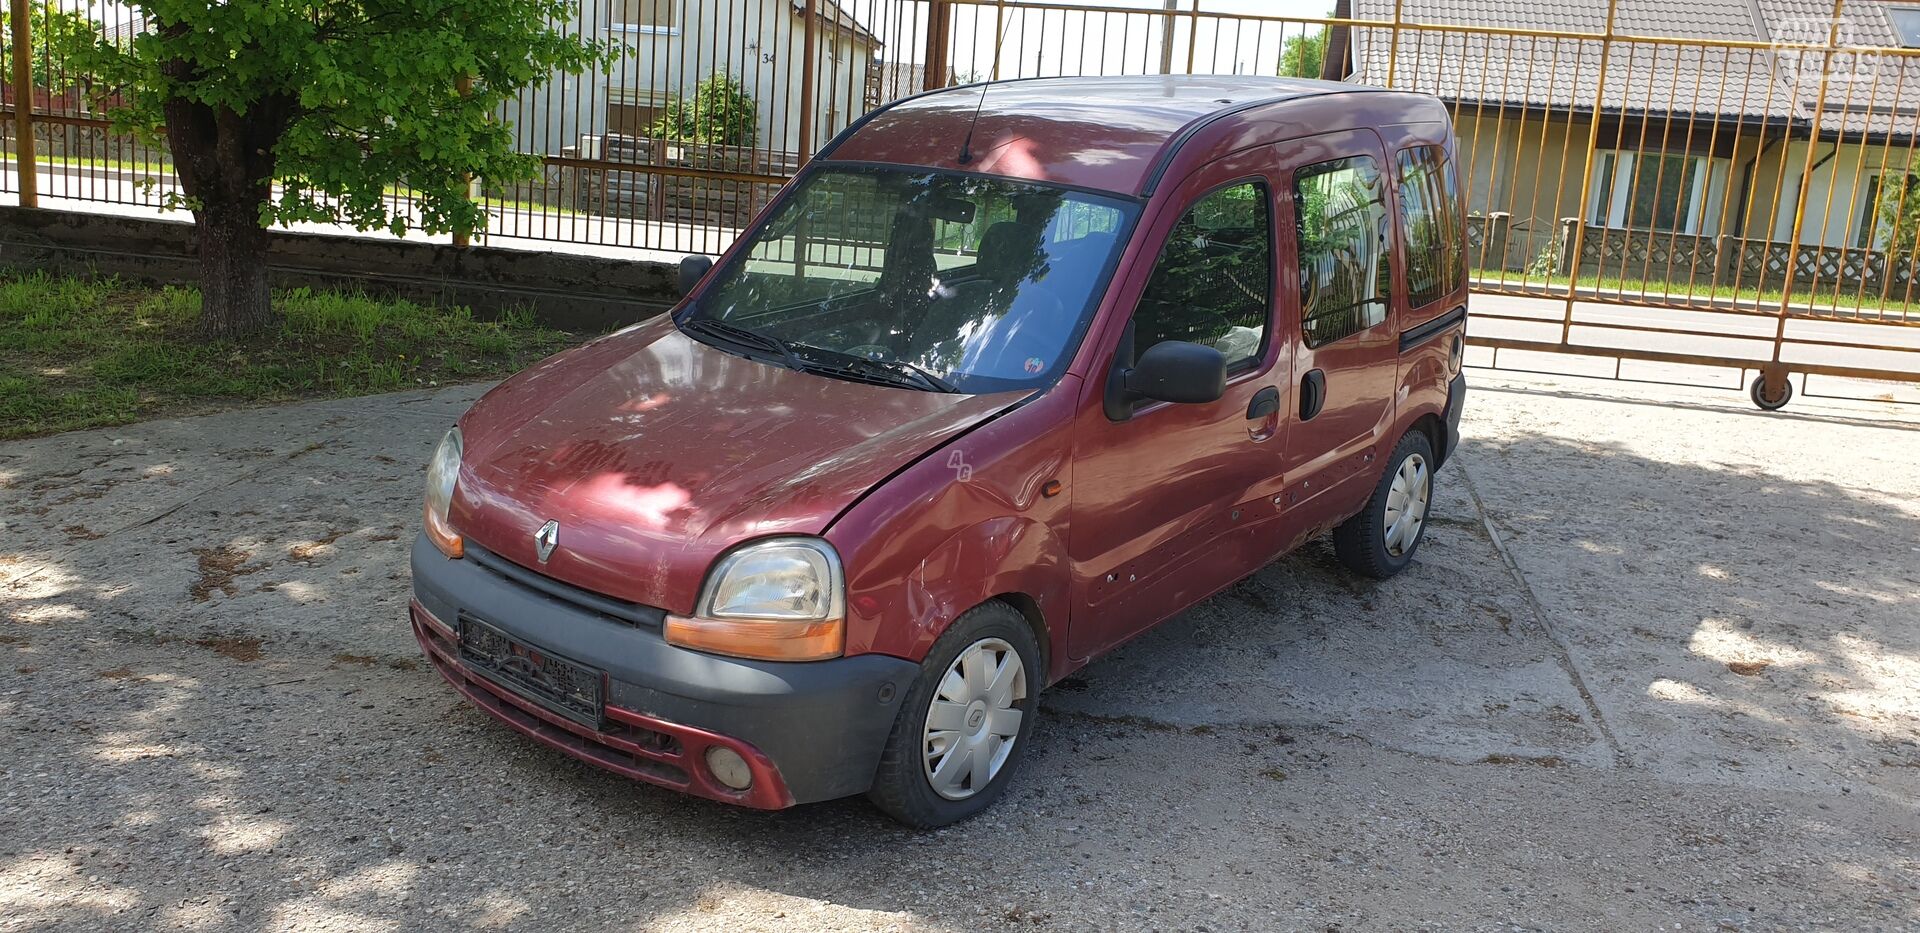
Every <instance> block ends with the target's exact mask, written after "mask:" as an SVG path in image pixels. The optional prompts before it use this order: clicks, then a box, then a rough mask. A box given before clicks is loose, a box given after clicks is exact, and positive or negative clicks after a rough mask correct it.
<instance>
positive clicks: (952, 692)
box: [867, 602, 1045, 829]
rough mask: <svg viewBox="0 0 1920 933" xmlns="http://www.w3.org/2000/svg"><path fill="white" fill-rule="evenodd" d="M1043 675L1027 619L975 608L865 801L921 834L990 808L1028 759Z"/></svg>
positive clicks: (932, 670)
mask: <svg viewBox="0 0 1920 933" xmlns="http://www.w3.org/2000/svg"><path fill="white" fill-rule="evenodd" d="M1044 676H1045V675H1044V673H1043V672H1042V671H1041V669H1040V645H1039V642H1038V641H1037V640H1036V639H1035V638H1034V635H1033V629H1032V628H1031V627H1029V626H1028V625H1027V620H1026V618H1025V617H1024V616H1022V615H1020V613H1019V612H1017V611H1015V610H1014V608H1013V607H1012V606H1009V605H1007V604H1005V603H1002V602H988V603H984V604H982V605H980V606H976V607H974V608H973V609H970V610H968V611H967V612H966V613H965V614H963V615H962V616H960V618H958V619H956V620H954V623H953V625H952V626H950V627H948V629H947V631H946V632H945V634H942V635H941V636H940V639H939V640H938V641H936V642H934V644H933V649H932V650H930V651H928V652H927V659H926V660H925V661H924V662H922V663H921V665H920V676H919V677H918V678H917V679H916V680H915V681H914V685H913V688H912V690H910V691H908V693H907V699H906V702H905V703H902V704H901V705H900V718H899V719H897V720H895V721H894V724H893V734H892V735H890V736H888V737H887V745H886V748H885V749H884V750H883V751H882V753H881V756H880V767H879V769H878V770H877V771H876V772H875V774H874V780H873V788H872V789H871V790H869V791H868V792H867V799H869V800H871V801H873V803H874V805H875V806H877V807H879V808H880V809H881V810H882V811H885V812H886V814H887V815H888V816H891V817H893V818H894V819H896V820H899V821H900V822H902V823H905V824H907V825H909V826H916V827H919V828H922V829H932V828H934V827H937V826H945V825H947V824H949V823H957V822H959V821H961V820H964V819H966V818H967V817H970V816H973V815H974V814H976V813H979V812H980V811H982V810H985V809H986V808H987V807H989V806H992V805H993V802H994V801H995V800H998V799H999V798H1000V795H1001V794H1003V793H1005V792H1006V789H1007V784H1008V783H1010V782H1011V781H1012V779H1013V774H1014V772H1015V771H1016V770H1018V766H1019V764H1020V761H1021V759H1022V758H1024V757H1025V756H1026V750H1027V745H1028V741H1029V738H1030V736H1032V734H1033V720H1034V716H1035V715H1036V713H1037V712H1038V709H1039V695H1040V684H1041V679H1042V677H1044Z"/></svg>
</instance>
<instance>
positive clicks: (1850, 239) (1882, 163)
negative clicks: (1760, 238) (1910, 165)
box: [1772, 141, 1909, 246]
mask: <svg viewBox="0 0 1920 933" xmlns="http://www.w3.org/2000/svg"><path fill="white" fill-rule="evenodd" d="M1829 152H1834V155H1833V157H1832V158H1830V159H1829V158H1827V154H1828V153H1829ZM1806 158H1807V143H1805V142H1803V141H1796V142H1793V143H1789V144H1788V148H1787V161H1786V165H1787V173H1788V175H1787V183H1786V186H1785V188H1784V190H1782V191H1781V193H1780V203H1779V205H1778V206H1777V210H1776V211H1775V214H1774V220H1773V230H1772V235H1773V239H1775V240H1778V241H1781V242H1785V241H1786V239H1787V238H1788V237H1789V236H1792V234H1793V208H1794V201H1795V200H1796V198H1797V197H1798V195H1799V190H1798V182H1799V179H1800V177H1801V171H1802V168H1803V167H1804V166H1805V165H1806ZM1813 158H1814V161H1815V162H1817V163H1821V164H1820V165H1819V167H1818V168H1816V169H1814V171H1813V176H1812V183H1811V184H1809V185H1808V186H1807V209H1806V220H1805V222H1804V223H1803V224H1802V225H1801V228H1800V242H1801V243H1805V244H1814V243H1818V244H1820V245H1822V246H1852V245H1854V233H1855V231H1856V230H1857V229H1858V227H1859V225H1860V223H1861V220H1862V217H1863V216H1864V215H1865V214H1866V213H1868V212H1871V211H1872V210H1873V206H1872V205H1870V204H1867V203H1866V194H1867V192H1866V186H1867V179H1868V178H1870V177H1872V176H1873V175H1877V174H1880V173H1881V172H1882V171H1885V172H1887V173H1889V174H1895V175H1896V177H1897V173H1899V172H1902V171H1905V170H1907V168H1906V166H1907V161H1908V158H1909V157H1908V153H1907V147H1905V146H1900V145H1896V146H1881V145H1877V144H1861V143H1843V144H1841V145H1840V146H1839V149H1838V151H1837V152H1835V151H1834V144H1833V143H1831V142H1820V143H1817V144H1815V146H1814V153H1813ZM1823 160H1824V161H1823Z"/></svg>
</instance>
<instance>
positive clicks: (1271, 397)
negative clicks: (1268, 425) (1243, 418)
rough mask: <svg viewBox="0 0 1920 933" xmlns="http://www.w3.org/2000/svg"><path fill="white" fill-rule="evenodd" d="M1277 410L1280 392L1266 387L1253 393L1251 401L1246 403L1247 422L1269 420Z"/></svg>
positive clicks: (1272, 387)
mask: <svg viewBox="0 0 1920 933" xmlns="http://www.w3.org/2000/svg"><path fill="white" fill-rule="evenodd" d="M1279 410H1280V390H1279V389H1278V388H1276V387H1274V386H1267V387H1266V388H1264V389H1261V390H1260V391H1258V392H1255V393H1253V401H1250V402H1248V403H1247V420H1248V421H1261V420H1264V419H1266V418H1271V417H1273V413H1274V412H1276V411H1279Z"/></svg>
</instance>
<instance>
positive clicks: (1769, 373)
mask: <svg viewBox="0 0 1920 933" xmlns="http://www.w3.org/2000/svg"><path fill="white" fill-rule="evenodd" d="M1846 2H1847V0H1833V21H1832V22H1830V23H1828V24H1827V47H1826V50H1825V51H1823V52H1821V53H1820V92H1819V94H1817V95H1816V96H1815V97H1814V98H1813V125H1812V126H1810V127H1809V128H1808V130H1807V158H1806V161H1805V162H1804V163H1802V164H1801V168H1800V184H1799V186H1798V187H1799V189H1800V190H1799V191H1798V192H1797V193H1795V194H1794V196H1793V227H1792V228H1791V229H1790V230H1788V231H1787V280H1786V281H1784V282H1781V283H1780V321H1779V323H1778V324H1777V325H1776V326H1775V327H1774V331H1773V362H1772V363H1771V364H1770V365H1767V366H1762V367H1761V368H1760V378H1761V380H1762V386H1761V388H1762V390H1763V391H1762V392H1761V395H1763V396H1765V397H1766V398H1768V399H1777V398H1779V397H1780V396H1781V394H1782V393H1783V392H1784V391H1785V389H1786V382H1787V368H1786V367H1785V366H1782V365H1780V348H1781V346H1782V345H1784V344H1785V343H1786V340H1787V306H1788V305H1789V304H1790V303H1791V302H1792V301H1793V282H1794V280H1795V279H1797V278H1799V277H1800V233H1801V231H1802V229H1803V228H1804V226H1805V225H1806V220H1807V189H1809V188H1812V187H1813V170H1814V164H1813V154H1814V152H1816V151H1818V150H1819V148H1820V118H1821V117H1822V116H1825V115H1826V112H1827V106H1826V105H1827V78H1828V77H1829V75H1830V73H1831V72H1832V70H1833V53H1834V47H1835V45H1836V44H1837V43H1839V41H1840V11H1841V7H1842V6H1843V5H1844V4H1845V3H1846ZM1803 54H1804V53H1803ZM1844 133H1845V128H1844V125H1843V127H1842V134H1843V138H1844ZM1833 170H1834V171H1836V172H1837V171H1839V170H1840V167H1839V166H1837V165H1836V166H1834V168H1833ZM1814 255H1815V257H1816V258H1815V262H1816V263H1817V262H1818V261H1819V260H1818V258H1817V257H1818V256H1819V248H1818V246H1817V245H1816V247H1815V250H1814Z"/></svg>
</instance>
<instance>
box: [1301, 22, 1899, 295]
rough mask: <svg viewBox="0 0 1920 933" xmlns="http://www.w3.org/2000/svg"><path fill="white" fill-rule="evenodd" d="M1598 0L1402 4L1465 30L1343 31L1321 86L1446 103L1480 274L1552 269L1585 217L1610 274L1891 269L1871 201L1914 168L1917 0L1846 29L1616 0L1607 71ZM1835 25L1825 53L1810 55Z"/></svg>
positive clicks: (1593, 255) (1588, 254) (1884, 229)
mask: <svg viewBox="0 0 1920 933" xmlns="http://www.w3.org/2000/svg"><path fill="white" fill-rule="evenodd" d="M1607 7H1608V4H1607V2H1606V0H1538V2H1530V3H1514V2H1510V0H1401V3H1400V9H1399V11H1398V15H1399V17H1400V18H1401V20H1402V21H1403V22H1405V23H1409V24H1422V25H1426V24H1443V25H1446V26H1452V27H1466V28H1463V29H1443V30H1425V29H1407V30H1402V31H1401V33H1400V36H1399V38H1398V40H1397V41H1396V40H1395V39H1394V38H1393V35H1392V31H1391V30H1389V29H1386V28H1375V27H1354V28H1352V29H1346V28H1336V30H1335V34H1334V35H1333V37H1332V39H1331V41H1330V45H1329V54H1328V62H1327V65H1326V68H1327V75H1326V76H1328V77H1333V78H1337V79H1343V80H1349V81H1355V82H1359V83H1365V84H1385V83H1387V82H1388V79H1389V76H1391V78H1392V84H1393V85H1394V86H1395V87H1400V88H1411V89H1418V90H1422V91H1426V92H1429V93H1433V94H1435V95H1438V96H1439V97H1441V98H1442V99H1444V100H1446V101H1447V102H1448V103H1449V104H1450V105H1452V109H1453V110H1454V112H1455V117H1456V126H1457V128H1458V132H1459V135H1460V141H1461V147H1460V166H1459V168H1460V172H1461V175H1462V183H1463V187H1464V188H1465V189H1466V190H1467V192H1468V194H1467V196H1468V200H1469V205H1468V207H1469V212H1470V213H1472V214H1474V215H1475V216H1476V218H1477V224H1478V225H1477V226H1476V228H1475V229H1476V231H1478V232H1480V233H1481V234H1482V236H1481V242H1480V243H1478V244H1477V246H1478V247H1479V249H1480V250H1481V253H1482V255H1481V257H1480V264H1481V266H1482V267H1483V268H1489V267H1504V268H1506V269H1526V268H1529V267H1535V268H1538V267H1541V266H1542V265H1553V264H1555V263H1558V264H1559V265H1561V266H1562V267H1564V266H1565V265H1566V264H1567V262H1568V260H1569V258H1570V257H1565V256H1561V255H1556V254H1558V253H1561V252H1563V251H1566V250H1568V249H1569V247H1568V244H1569V243H1570V242H1572V238H1571V237H1570V236H1569V234H1570V233H1571V232H1572V227H1573V225H1575V224H1582V223H1584V224H1585V225H1586V235H1585V237H1584V241H1585V246H1586V248H1585V249H1584V250H1583V251H1582V256H1581V260H1582V262H1583V264H1584V265H1585V266H1588V267H1591V266H1595V265H1597V266H1600V267H1601V268H1602V271H1603V272H1604V271H1611V268H1612V267H1611V263H1612V261H1613V260H1616V259H1617V260H1620V268H1621V269H1622V271H1623V272H1627V273H1631V272H1637V271H1640V270H1641V269H1642V268H1643V267H1645V266H1659V265H1661V264H1665V265H1666V266H1668V267H1669V272H1668V277H1669V278H1675V277H1678V278H1691V279H1696V280H1703V279H1704V278H1705V277H1706V275H1707V274H1708V273H1709V272H1714V271H1721V272H1726V273H1729V274H1730V273H1732V272H1733V271H1734V270H1735V268H1736V267H1737V265H1738V263H1740V262H1746V263H1747V264H1748V266H1749V268H1750V269H1752V270H1754V271H1756V272H1758V271H1760V270H1762V269H1763V268H1765V267H1767V266H1768V265H1769V263H1771V266H1772V271H1773V272H1775V273H1779V272H1782V271H1783V270H1784V269H1785V268H1786V267H1787V265H1788V264H1789V263H1798V265H1799V269H1800V273H1801V274H1802V275H1806V274H1809V270H1811V269H1815V268H1818V269H1820V270H1823V274H1824V276H1825V278H1824V280H1826V281H1837V279H1838V278H1844V277H1846V275H1853V276H1855V277H1864V278H1866V279H1867V280H1869V281H1872V280H1874V279H1875V277H1876V276H1878V277H1880V278H1882V279H1884V277H1885V275H1886V273H1887V265H1886V263H1887V257H1884V256H1878V255H1877V252H1876V251H1879V250H1883V249H1884V247H1885V246H1886V245H1887V243H1888V241H1889V239H1890V237H1891V233H1892V231H1891V229H1890V227H1889V224H1888V220H1887V218H1886V217H1885V216H1882V215H1883V214H1884V213H1885V212H1884V211H1880V210H1877V209H1876V206H1877V205H1878V204H1879V203H1880V202H1881V201H1882V200H1884V197H1883V195H1884V192H1886V191H1887V190H1889V186H1891V185H1906V184H1908V183H1909V182H1908V179H1909V178H1913V177H1914V176H1915V175H1916V174H1917V173H1920V159H1917V158H1916V157H1915V138H1916V135H1917V134H1920V57H1914V56H1912V55H1907V54H1903V53H1901V52H1899V51H1897V50H1900V49H1902V48H1908V49H1913V48H1920V0H1913V2H1911V3H1899V2H1896V3H1882V2H1870V0H1850V2H1848V3H1847V4H1846V5H1845V6H1844V8H1843V13H1842V17H1841V21H1840V23H1839V24H1838V28H1837V30H1835V29H1834V24H1833V23H1832V20H1831V14H1832V10H1833V5H1832V2H1831V0H1684V2H1675V0H1619V3H1618V6H1617V8H1616V13H1615V21H1614V23H1613V34H1614V35H1615V36H1616V37H1620V38H1618V39H1616V41H1614V42H1613V43H1611V45H1610V47H1609V48H1608V49H1607V50H1606V52H1607V54H1606V55H1605V56H1604V60H1605V64H1604V72H1603V65H1602V60H1603V55H1602V44H1603V43H1602V42H1600V41H1599V40H1597V39H1592V38H1586V37H1588V36H1593V35H1603V34H1605V32H1606V30H1607ZM1335 15H1336V16H1340V17H1352V18H1355V19H1361V20H1380V21H1390V20H1392V19H1394V17H1395V0H1340V3H1339V5H1338V9H1337V10H1336V12H1335ZM1830 32H1833V33H1835V34H1836V38H1837V40H1838V45H1839V46H1840V47H1841V50H1840V51H1839V52H1837V53H1834V54H1833V55H1832V56H1831V57H1829V56H1828V53H1826V52H1825V51H1823V50H1820V49H1808V48H1805V47H1804V46H1808V45H1816V46H1817V45H1824V44H1825V43H1826V41H1827V39H1828V37H1829V33H1830ZM1703 43H1710V44H1703ZM1603 76H1604V81H1603V80H1602V78H1603ZM1590 135H1591V137H1592V139H1593V141H1594V147H1595V153H1594V158H1593V159H1592V160H1591V163H1590V164H1589V161H1588V160H1587V158H1586V154H1587V149H1588V140H1589V136H1590ZM1914 183H1916V184H1920V179H1916V180H1915V182H1914ZM1583 198H1584V200H1583ZM1803 199H1804V205H1805V210H1804V220H1803V221H1802V222H1801V223H1800V225H1799V233H1798V243H1799V244H1801V249H1800V250H1798V251H1797V256H1795V258H1792V259H1789V258H1788V256H1789V255H1790V254H1793V253H1795V252H1796V251H1790V250H1787V249H1786V243H1787V242H1788V241H1789V240H1791V239H1793V237H1794V231H1795V223H1794V218H1795V214H1796V208H1797V206H1798V205H1800V204H1801V203H1802V200H1803ZM1649 257H1651V258H1649ZM1894 258H1895V260H1896V262H1897V261H1899V257H1894ZM1875 263H1878V264H1879V265H1877V266H1876V265H1874V264H1875ZM1675 264H1678V266H1679V267H1680V268H1679V269H1678V270H1673V269H1672V268H1671V267H1673V266H1674V265H1675ZM1716 264H1718V265H1716ZM1675 272H1677V273H1678V274H1677V275H1676V274H1675ZM1900 274H1901V275H1904V276H1908V277H1911V276H1912V271H1911V264H1910V263H1909V264H1908V265H1907V267H1906V268H1905V269H1904V271H1902V272H1901V273H1900ZM1722 277H1723V278H1724V277H1725V276H1722ZM1749 280H1751V278H1749Z"/></svg>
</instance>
